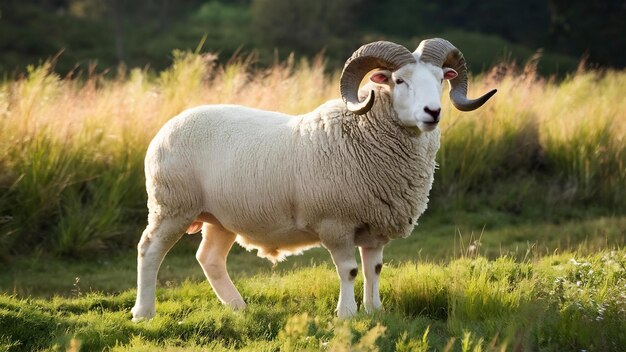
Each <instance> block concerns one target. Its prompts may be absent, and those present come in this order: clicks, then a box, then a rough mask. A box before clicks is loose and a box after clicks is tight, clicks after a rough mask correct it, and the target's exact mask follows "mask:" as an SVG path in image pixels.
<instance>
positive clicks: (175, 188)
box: [132, 39, 495, 321]
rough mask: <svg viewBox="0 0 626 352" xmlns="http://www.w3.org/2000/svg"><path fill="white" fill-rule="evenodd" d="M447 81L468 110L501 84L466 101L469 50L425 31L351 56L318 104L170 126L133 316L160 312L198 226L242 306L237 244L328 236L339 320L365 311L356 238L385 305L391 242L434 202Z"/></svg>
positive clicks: (267, 245)
mask: <svg viewBox="0 0 626 352" xmlns="http://www.w3.org/2000/svg"><path fill="white" fill-rule="evenodd" d="M372 70H375V71H373V73H372V74H371V75H370V76H369V82H368V83H367V84H366V85H365V86H364V87H363V88H362V89H360V90H359V85H360V82H361V80H362V79H363V78H364V77H365V75H366V74H368V73H369V72H371V71H372ZM444 80H450V85H451V89H450V97H451V100H452V103H453V104H454V105H455V106H456V107H457V108H458V109H460V110H465V111H467V110H474V109H477V108H478V107H480V106H481V105H482V104H484V103H485V102H486V101H487V99H489V98H490V97H491V96H492V95H493V94H494V93H495V90H493V91H491V92H489V93H487V94H485V95H484V96H482V97H480V98H478V99H475V100H471V99H468V98H467V69H466V64H465V60H464V58H463V55H462V54H461V52H460V51H459V50H458V49H456V48H455V47H454V46H453V45H452V44H450V43H449V42H448V41H446V40H443V39H430V40H425V41H423V42H422V43H421V44H420V46H419V47H418V48H417V50H416V51H415V52H414V53H411V52H410V51H409V50H407V49H406V48H405V47H403V46H401V45H398V44H394V43H391V42H384V41H381V42H374V43H370V44H367V45H364V46H362V47H361V48H359V49H358V50H357V51H355V52H354V54H353V55H352V57H351V58H350V59H348V61H347V62H346V65H345V67H344V70H343V72H342V75H341V81H340V91H341V96H342V98H343V100H331V101H328V102H326V103H325V104H323V105H321V106H320V107H318V108H317V109H315V110H314V111H312V112H310V113H307V114H304V115H299V116H290V115H285V114H281V113H278V112H269V111H262V110H255V109H250V108H246V107H241V106H232V105H215V106H201V107H197V108H193V109H189V110H186V111H184V112H183V113H181V114H180V115H178V116H176V117H174V118H173V119H172V120H170V121H169V122H168V123H166V124H165V126H164V127H163V128H162V129H161V130H160V131H159V132H158V134H157V135H156V137H155V138H154V139H153V140H152V142H151V143H150V146H149V147H148V151H147V155H146V159H145V173H146V187H147V192H148V208H149V215H148V226H147V227H146V229H145V231H144V232H143V234H142V236H141V240H140V241H139V244H138V278H137V286H138V288H137V301H136V304H135V306H134V307H133V309H132V313H133V320H135V321H137V320H141V319H146V318H151V317H153V316H154V315H155V300H156V297H155V290H156V279H157V273H158V270H159V266H160V265H161V262H162V260H163V258H164V257H165V255H166V253H167V252H168V251H169V249H170V248H171V247H172V246H173V245H174V244H175V243H176V242H177V241H178V240H179V239H180V238H181V237H182V236H183V234H184V233H185V232H187V233H195V232H198V231H200V230H202V237H203V238H202V242H201V243H200V246H199V249H198V252H197V255H196V258H197V259H198V261H199V262H200V265H201V266H202V269H203V270H204V273H205V275H206V277H207V278H208V280H209V282H210V284H211V286H212V287H213V290H214V291H215V293H216V294H217V297H218V298H219V299H220V301H221V302H222V303H224V304H226V305H228V306H230V307H232V308H235V309H240V308H244V307H245V306H246V304H245V302H244V300H243V298H242V297H241V295H240V294H239V292H238V291H237V289H236V288H235V286H234V285H233V283H232V281H231V279H230V277H229V275H228V273H227V270H226V257H227V255H228V252H229V251H230V249H231V247H232V245H233V243H234V242H235V241H237V242H238V243H239V244H241V245H242V246H244V247H246V248H248V249H257V250H258V255H259V256H261V257H265V258H268V259H269V260H271V261H277V260H282V259H283V258H284V257H285V256H287V255H290V254H295V253H299V252H301V251H302V250H304V249H307V248H311V247H315V246H319V245H322V246H323V247H325V248H326V249H327V250H328V251H329V252H330V255H331V257H332V260H333V262H334V263H335V266H336V268H337V273H338V275H339V279H340V282H341V284H340V293H339V302H338V305H337V314H338V315H339V316H340V317H349V316H351V315H353V314H355V313H356V311H357V304H356V301H355V296H354V280H355V277H356V275H357V273H358V268H357V262H356V259H355V253H354V250H355V247H356V246H358V247H359V250H360V254H361V259H362V265H363V273H364V278H365V280H364V283H365V284H364V295H363V297H364V304H363V305H364V308H365V310H366V311H368V312H371V311H373V310H376V309H379V308H380V307H381V301H380V297H379V293H378V285H379V274H380V271H381V268H382V253H383V246H384V245H385V244H386V243H388V242H389V241H390V240H392V239H396V238H401V237H406V236H408V235H409V234H410V233H411V231H412V230H413V228H414V226H416V225H417V219H418V218H419V216H420V215H421V214H422V213H423V212H424V210H425V209H426V206H427V203H428V194H429V192H430V189H431V186H432V182H433V176H434V171H435V166H436V163H435V154H436V153H437V150H438V148H439V129H438V127H437V125H438V122H439V121H440V118H441V102H440V99H441V90H442V84H443V81H444ZM360 98H363V99H362V100H361V99H360Z"/></svg>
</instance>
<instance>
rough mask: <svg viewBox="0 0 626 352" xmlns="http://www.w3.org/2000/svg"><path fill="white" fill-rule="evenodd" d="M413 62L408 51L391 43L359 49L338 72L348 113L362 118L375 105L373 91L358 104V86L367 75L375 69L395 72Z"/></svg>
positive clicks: (377, 43) (381, 43)
mask: <svg viewBox="0 0 626 352" xmlns="http://www.w3.org/2000/svg"><path fill="white" fill-rule="evenodd" d="M414 62H416V60H415V57H414V56H413V54H411V52H410V51H409V50H408V49H407V48H405V47H403V46H402V45H399V44H395V43H392V42H386V41H378V42H374V43H370V44H366V45H363V46H362V47H360V48H359V49H358V50H357V51H355V52H354V54H352V56H351V57H350V58H349V59H348V60H347V61H346V64H345V66H344V68H343V72H341V81H340V90H341V98H342V99H343V101H344V102H345V103H346V107H347V108H348V110H350V111H352V112H353V113H355V114H357V115H362V114H365V113H366V112H368V111H370V109H371V108H372V106H373V105H374V91H370V94H369V95H368V97H367V98H366V99H365V100H363V101H359V97H358V90H359V84H360V83H361V80H362V79H363V77H364V76H365V74H366V73H368V72H369V71H371V70H373V69H375V68H382V69H386V70H389V71H395V70H397V69H398V68H400V67H402V66H404V65H406V64H409V63H414Z"/></svg>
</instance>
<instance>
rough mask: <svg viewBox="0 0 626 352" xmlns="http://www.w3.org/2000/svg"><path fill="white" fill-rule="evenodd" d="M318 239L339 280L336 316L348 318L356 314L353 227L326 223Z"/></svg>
mask: <svg viewBox="0 0 626 352" xmlns="http://www.w3.org/2000/svg"><path fill="white" fill-rule="evenodd" d="M321 232H322V233H320V238H321V240H322V244H323V245H324V247H326V249H328V251H329V252H330V255H331V257H332V258H333V262H334V263H335V267H336V268H337V275H338V276H339V280H340V284H341V286H340V288H339V302H338V303H337V316H339V317H340V318H349V317H351V316H353V315H355V314H356V312H357V305H356V299H355V298H354V279H355V278H356V275H357V273H358V272H359V269H358V265H357V262H356V258H355V256H354V247H355V245H354V227H352V226H343V225H341V224H337V223H335V222H327V223H325V224H324V225H323V226H322V231H321Z"/></svg>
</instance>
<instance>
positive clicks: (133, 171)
mask: <svg viewBox="0 0 626 352" xmlns="http://www.w3.org/2000/svg"><path fill="white" fill-rule="evenodd" d="M493 86H496V87H498V89H499V93H498V94H497V95H496V96H495V98H493V99H492V100H491V101H490V102H489V103H488V104H487V105H486V107H484V108H482V109H480V110H478V111H475V112H472V113H460V112H457V111H456V110H454V109H452V108H451V105H450V104H449V102H448V101H447V100H444V107H446V108H445V110H446V111H445V112H446V116H445V120H444V122H443V123H442V130H443V141H442V149H441V151H440V154H439V163H440V170H439V171H438V172H437V175H436V181H435V188H434V190H433V197H434V198H436V199H437V198H439V199H443V200H445V202H448V201H449V200H455V201H459V200H461V201H462V199H463V195H464V194H466V193H467V192H489V191H490V190H491V189H492V188H493V187H496V185H497V184H499V183H501V182H502V181H503V180H504V181H506V180H513V181H512V183H513V184H514V185H515V187H513V188H511V187H508V188H507V187H504V188H502V189H503V190H504V191H503V192H504V193H505V196H506V193H507V192H509V191H510V192H511V195H512V196H519V197H521V196H520V195H522V196H523V195H528V192H527V193H519V192H518V191H516V190H515V189H514V188H517V187H518V185H519V182H518V180H526V181H524V182H521V184H531V185H533V186H532V187H530V186H529V188H528V189H529V190H530V191H529V192H531V191H532V192H535V193H537V189H538V188H537V186H536V185H537V184H540V185H545V188H539V190H540V191H541V192H545V194H541V197H543V198H546V199H548V204H550V205H554V206H559V205H571V204H572V203H576V202H578V203H581V204H586V203H593V204H595V205H597V206H600V207H603V208H605V209H608V210H609V211H623V210H624V209H626V201H625V200H624V199H626V165H625V164H626V162H625V160H626V151H625V146H624V145H625V143H624V136H625V135H626V127H624V126H625V124H626V123H625V122H624V118H625V117H626V102H625V100H624V99H623V96H625V95H626V94H625V93H626V72H618V71H607V72H602V73H599V72H592V71H589V72H586V71H580V72H579V73H577V74H576V75H573V76H571V77H568V78H567V79H565V80H564V81H562V82H555V81H552V80H543V79H540V78H538V77H537V76H536V75H535V74H534V70H533V69H532V67H530V68H528V69H527V70H526V71H523V72H514V70H511V69H510V68H509V70H507V71H506V72H504V73H502V72H501V71H500V70H498V69H494V70H492V72H491V73H490V74H488V75H485V76H484V77H482V78H479V79H477V80H474V81H473V82H472V84H471V88H472V89H471V92H470V95H474V96H475V95H478V93H479V92H482V91H485V90H486V89H488V88H491V87H493ZM336 97H338V75H337V73H334V74H328V73H326V72H325V67H324V62H323V59H322V58H316V59H314V60H313V61H306V60H304V61H300V62H297V63H295V62H294V60H293V59H290V60H288V61H287V62H280V63H276V64H274V65H273V66H272V67H270V68H268V69H260V68H255V66H254V60H253V59H251V58H244V59H240V60H234V61H232V62H230V63H229V64H227V65H223V66H222V65H217V64H216V62H215V56H214V55H212V54H205V55H198V54H192V53H188V52H175V53H174V63H173V64H172V66H171V67H170V68H169V69H168V70H166V71H164V72H162V73H160V74H159V75H154V74H153V73H152V72H149V71H147V70H139V69H133V70H131V71H130V72H125V73H122V74H120V75H119V76H118V77H117V78H107V77H105V76H104V75H97V74H90V75H88V77H87V78H61V77H59V76H57V75H55V74H53V73H51V67H50V64H49V63H46V64H44V65H41V66H39V67H31V68H29V70H28V74H27V75H26V76H25V77H24V78H22V79H19V80H17V81H13V82H5V83H3V84H2V85H1V87H0V121H1V123H0V255H8V254H11V253H32V252H37V251H44V252H51V253H55V254H63V255H81V254H84V253H89V252H90V251H92V250H98V249H101V248H105V247H106V248H111V247H113V248H118V247H130V246H133V245H134V244H135V242H136V239H137V234H136V233H135V232H137V231H138V228H140V227H142V226H143V225H144V223H145V195H144V189H143V182H144V181H143V155H144V152H145V149H146V147H147V144H148V143H149V141H150V139H151V138H152V136H154V134H155V133H156V132H157V130H158V129H159V128H160V126H161V125H162V124H163V123H164V122H165V121H166V120H168V119H169V118H171V117H172V116H174V115H176V114H178V113H179V112H180V111H182V110H184V109H185V108H187V107H191V106H195V105H199V104H215V103H233V104H243V105H248V106H253V107H259V108H263V109H269V110H277V111H282V112H287V113H302V112H306V111H310V110H312V109H313V108H314V107H316V106H317V105H319V104H320V103H322V102H324V101H326V100H328V99H332V98H336ZM444 99H447V98H444ZM528 180H531V181H528ZM522 198H523V197H522ZM520 201H522V202H523V201H524V199H521V200H520ZM451 203H454V202H451Z"/></svg>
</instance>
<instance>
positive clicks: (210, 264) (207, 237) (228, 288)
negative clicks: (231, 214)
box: [196, 223, 246, 309]
mask: <svg viewBox="0 0 626 352" xmlns="http://www.w3.org/2000/svg"><path fill="white" fill-rule="evenodd" d="M236 237H237V235H236V234H234V233H232V232H230V231H228V230H226V229H225V228H224V227H222V226H220V225H214V224H208V223H205V224H204V226H203V227H202V242H201V243H200V247H199V248H198V252H197V253H196V259H198V262H199V263H200V265H201V266H202V270H203V271H204V275H206V277H207V279H209V283H210V284H211V286H212V287H213V291H215V294H216V295H217V297H218V298H219V300H220V301H221V302H222V303H223V304H226V305H229V306H230V307H231V308H233V309H243V308H245V307H246V303H245V302H244V301H243V298H241V294H239V291H237V288H236V287H235V285H233V282H232V281H231V279H230V276H228V271H227V270H226V256H227V255H228V252H229V251H230V249H231V247H232V246H233V243H234V242H235V238H236Z"/></svg>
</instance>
